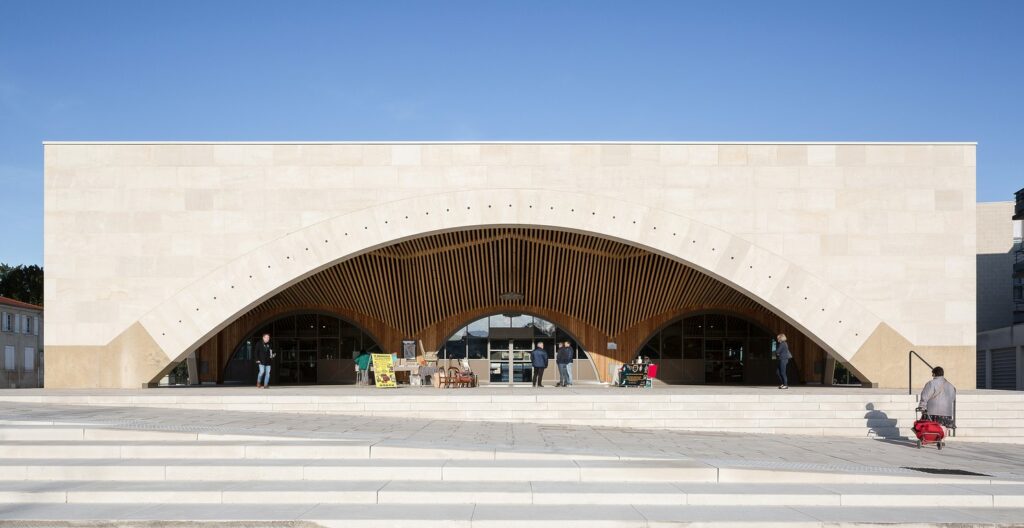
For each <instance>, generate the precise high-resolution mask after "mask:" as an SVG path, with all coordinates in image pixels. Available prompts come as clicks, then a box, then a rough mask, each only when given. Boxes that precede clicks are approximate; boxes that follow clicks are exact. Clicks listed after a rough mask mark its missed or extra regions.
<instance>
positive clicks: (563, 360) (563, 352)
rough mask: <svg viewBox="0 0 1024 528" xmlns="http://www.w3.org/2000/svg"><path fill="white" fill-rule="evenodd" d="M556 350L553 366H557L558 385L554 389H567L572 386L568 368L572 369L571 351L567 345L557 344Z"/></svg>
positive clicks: (566, 343)
mask: <svg viewBox="0 0 1024 528" xmlns="http://www.w3.org/2000/svg"><path fill="white" fill-rule="evenodd" d="M558 344H559V347H558V350H557V351H556V352H555V364H557V365H558V384H557V385H555V386H556V387H568V386H569V385H572V378H570V377H569V376H570V374H569V368H570V367H572V349H571V348H569V343H568V342H565V343H558Z"/></svg>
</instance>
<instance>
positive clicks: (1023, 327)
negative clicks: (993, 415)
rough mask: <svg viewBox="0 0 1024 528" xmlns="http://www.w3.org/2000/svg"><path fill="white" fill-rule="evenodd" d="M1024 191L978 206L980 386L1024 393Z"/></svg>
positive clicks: (978, 372) (978, 371) (978, 379)
mask: <svg viewBox="0 0 1024 528" xmlns="http://www.w3.org/2000/svg"><path fill="white" fill-rule="evenodd" d="M1022 218H1024V189H1021V190H1020V191H1017V194H1016V201H1012V202H1009V201H1008V202H990V203H979V204H978V355H977V361H978V364H977V367H976V369H977V382H976V383H977V386H978V388H985V389H1004V390H1024V246H1022V244H1021V219H1022Z"/></svg>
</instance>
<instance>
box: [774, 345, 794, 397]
mask: <svg viewBox="0 0 1024 528" xmlns="http://www.w3.org/2000/svg"><path fill="white" fill-rule="evenodd" d="M776 339H778V341H779V348H777V349H776V350H775V355H776V356H777V357H778V359H779V369H778V371H776V372H775V374H776V375H778V377H779V383H781V385H779V388H780V389H788V388H789V378H787V376H786V367H787V366H788V365H789V360H791V359H793V354H792V353H791V352H790V351H789V345H787V344H786V334H779V335H778V337H777V338H776Z"/></svg>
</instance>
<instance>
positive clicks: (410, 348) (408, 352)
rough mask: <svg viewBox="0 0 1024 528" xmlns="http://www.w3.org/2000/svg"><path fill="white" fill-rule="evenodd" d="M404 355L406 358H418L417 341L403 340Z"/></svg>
mask: <svg viewBox="0 0 1024 528" xmlns="http://www.w3.org/2000/svg"><path fill="white" fill-rule="evenodd" d="M402 357H403V358H405V359H412V360H415V359H416V341H413V340H411V339H406V340H403V341H402Z"/></svg>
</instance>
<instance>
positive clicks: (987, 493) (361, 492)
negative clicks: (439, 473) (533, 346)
mask: <svg viewBox="0 0 1024 528" xmlns="http://www.w3.org/2000/svg"><path fill="white" fill-rule="evenodd" d="M0 503H2V504H11V503H26V504H27V503H31V504H42V503H45V504H65V503H66V504H123V503H135V504H137V503H154V504H160V503H187V504H510V505H513V504H536V505H574V504H591V505H604V504H631V505H676V506H680V505H691V506H851V507H852V506H856V507H869V506H870V507H887V506H902V507H919V508H942V507H955V508H1024V486H1021V485H1020V484H1002V485H1000V484H958V485H952V484H945V485H943V484H935V485H929V486H920V485H908V484H870V485H866V484H782V485H777V486H772V488H771V489H770V490H766V489H765V487H764V486H762V485H755V484H720V483H703V484H699V483H673V482H627V483H594V482H537V481H534V482H530V481H510V482H493V481H464V482H424V481H351V480H341V481H339V480H328V481H290V480H276V481H265V482H188V481H139V482H117V481H83V482H63V483H52V482H49V483H40V482H35V481H9V480H4V481H0Z"/></svg>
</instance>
